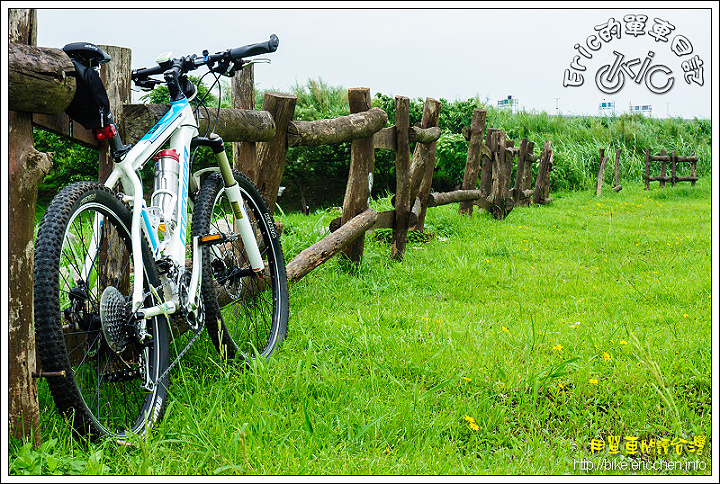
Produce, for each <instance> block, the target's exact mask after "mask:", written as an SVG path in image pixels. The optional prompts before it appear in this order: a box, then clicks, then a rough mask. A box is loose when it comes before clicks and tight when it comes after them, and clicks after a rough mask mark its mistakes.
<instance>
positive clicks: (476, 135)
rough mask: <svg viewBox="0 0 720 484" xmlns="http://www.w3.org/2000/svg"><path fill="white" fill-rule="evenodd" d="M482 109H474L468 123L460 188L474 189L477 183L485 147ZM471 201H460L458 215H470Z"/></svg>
mask: <svg viewBox="0 0 720 484" xmlns="http://www.w3.org/2000/svg"><path fill="white" fill-rule="evenodd" d="M486 114H487V113H486V111H485V110H483V109H474V110H473V116H472V123H471V124H470V141H469V143H468V154H467V161H466V162H465V174H464V176H463V182H462V189H463V190H475V189H476V188H477V183H478V172H479V171H480V164H481V163H482V155H483V148H484V147H485V140H484V138H485V116H486ZM472 211H473V202H472V201H463V202H460V206H459V208H458V212H459V214H460V215H472Z"/></svg>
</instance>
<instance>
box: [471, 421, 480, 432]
mask: <svg viewBox="0 0 720 484" xmlns="http://www.w3.org/2000/svg"><path fill="white" fill-rule="evenodd" d="M470 428H471V429H473V430H474V431H475V432H477V431H478V430H480V427H478V426H477V424H475V423H473V422H470Z"/></svg>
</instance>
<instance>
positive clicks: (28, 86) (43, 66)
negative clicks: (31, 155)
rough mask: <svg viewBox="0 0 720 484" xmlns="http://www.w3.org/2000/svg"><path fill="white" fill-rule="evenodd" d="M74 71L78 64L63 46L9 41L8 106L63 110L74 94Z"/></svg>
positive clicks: (26, 109) (46, 111) (32, 110)
mask: <svg viewBox="0 0 720 484" xmlns="http://www.w3.org/2000/svg"><path fill="white" fill-rule="evenodd" d="M74 72H75V66H73V64H72V62H71V61H70V58H69V57H68V56H67V54H65V52H63V51H62V50H60V49H53V48H49V47H37V46H35V45H26V44H21V43H14V42H10V43H9V44H8V109H10V110H12V111H23V112H29V113H43V114H58V113H62V112H63V111H65V108H67V107H68V106H69V105H70V102H71V101H72V100H73V96H74V95H75V78H74V77H72V74H73V73H74ZM19 86H21V87H19Z"/></svg>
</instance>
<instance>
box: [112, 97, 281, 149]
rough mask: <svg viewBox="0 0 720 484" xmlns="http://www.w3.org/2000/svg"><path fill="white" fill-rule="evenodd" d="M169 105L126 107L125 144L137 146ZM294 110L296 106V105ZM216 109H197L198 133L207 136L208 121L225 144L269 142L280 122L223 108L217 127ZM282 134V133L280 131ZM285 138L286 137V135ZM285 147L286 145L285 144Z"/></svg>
mask: <svg viewBox="0 0 720 484" xmlns="http://www.w3.org/2000/svg"><path fill="white" fill-rule="evenodd" d="M169 109H170V106H168V105H164V104H129V105H125V106H124V111H125V127H126V131H127V136H126V138H127V139H126V140H125V142H126V143H133V144H134V143H137V141H138V140H139V139H140V138H142V137H143V136H144V135H145V133H147V132H148V130H149V129H150V128H152V127H153V125H154V124H155V123H157V122H158V121H159V120H160V118H161V117H162V116H163V115H164V114H165V113H166V112H168V110H169ZM293 111H294V105H293ZM217 113H218V112H217V109H210V113H209V115H208V113H207V112H206V111H205V110H202V109H200V110H198V113H197V118H198V119H197V121H198V126H199V128H198V130H199V132H200V134H201V135H204V134H205V132H206V131H207V129H208V122H209V123H210V126H211V127H214V129H215V133H217V134H218V135H219V136H220V137H221V138H222V139H223V140H224V141H226V142H233V141H270V140H272V139H273V137H274V136H275V135H276V134H277V132H278V130H277V127H276V124H277V120H274V117H273V116H272V114H271V113H269V112H268V111H267V110H266V109H264V108H263V110H262V111H251V110H246V109H232V108H220V113H219V117H218V120H217V124H215V115H216V114H217ZM280 134H281V135H283V133H282V132H280ZM283 138H284V136H283ZM283 144H284V145H286V144H287V143H283Z"/></svg>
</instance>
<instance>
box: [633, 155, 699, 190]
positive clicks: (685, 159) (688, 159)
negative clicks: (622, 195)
mask: <svg viewBox="0 0 720 484" xmlns="http://www.w3.org/2000/svg"><path fill="white" fill-rule="evenodd" d="M650 153H651V151H650V148H648V149H647V150H646V151H645V190H648V189H649V188H650V182H651V181H659V182H660V187H661V188H663V187H665V182H671V183H672V186H675V185H676V184H677V182H681V181H689V182H690V183H691V185H692V186H694V185H695V182H697V181H698V177H697V176H696V174H695V170H696V166H697V161H698V158H697V156H695V151H694V150H693V151H692V152H691V154H690V156H677V153H676V152H675V151H673V152H672V153H670V154H669V155H668V154H667V151H666V150H665V149H664V148H663V149H662V150H660V155H657V156H653V155H651V154H650ZM653 161H659V162H660V176H650V165H651V164H652V162H653ZM668 163H670V167H671V172H670V176H668V175H667V164H668ZM678 163H690V176H677V164H678Z"/></svg>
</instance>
